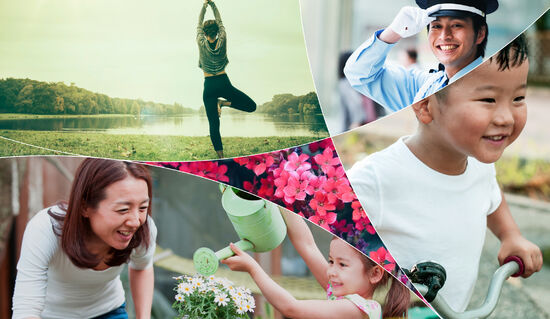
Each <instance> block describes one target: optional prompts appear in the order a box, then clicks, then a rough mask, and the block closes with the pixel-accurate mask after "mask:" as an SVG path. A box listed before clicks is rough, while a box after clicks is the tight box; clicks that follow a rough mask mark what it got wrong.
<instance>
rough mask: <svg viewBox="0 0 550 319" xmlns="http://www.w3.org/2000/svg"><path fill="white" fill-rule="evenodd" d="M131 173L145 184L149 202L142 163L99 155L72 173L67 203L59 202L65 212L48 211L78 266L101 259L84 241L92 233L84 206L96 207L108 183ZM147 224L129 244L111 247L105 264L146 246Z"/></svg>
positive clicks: (115, 262) (120, 260)
mask: <svg viewBox="0 0 550 319" xmlns="http://www.w3.org/2000/svg"><path fill="white" fill-rule="evenodd" d="M128 176H133V177H135V178H137V179H142V180H144V181H145V182H146V183H147V192H148V195H149V201H151V199H152V182H151V175H150V174H149V171H148V170H147V168H145V166H143V165H141V164H137V163H132V162H124V161H116V160H107V159H101V158H87V159H85V160H84V161H83V162H82V163H81V164H80V166H79V167H78V169H77V170H76V173H75V178H74V181H73V184H72V187H71V193H70V195H69V202H68V203H67V204H58V206H59V207H60V208H61V209H62V210H64V211H65V212H66V213H65V215H58V214H56V213H54V212H53V211H52V210H50V211H49V212H48V213H49V215H50V216H52V217H53V218H54V219H56V220H57V221H59V222H61V225H60V226H59V227H58V228H56V227H54V232H55V233H56V234H57V235H58V236H60V237H61V248H62V249H63V252H64V253H65V254H67V256H68V257H69V259H70V260H71V262H72V263H73V264H74V265H75V266H77V267H80V268H93V267H95V266H97V265H98V264H99V263H100V262H101V257H100V256H97V255H95V254H93V253H92V252H90V251H89V250H88V249H87V248H86V241H87V240H88V238H89V236H90V235H91V232H92V229H91V226H90V221H89V220H88V218H86V217H85V216H84V211H85V210H86V209H87V208H92V209H93V208H97V205H98V204H99V202H101V201H102V200H104V199H105V197H106V194H105V188H107V187H108V186H109V185H111V184H113V183H115V182H118V181H120V180H123V179H125V178H126V177H128ZM150 215H151V202H149V206H148V207H147V216H150ZM149 236H150V235H149V226H148V224H147V221H146V222H145V223H143V225H141V226H140V227H139V228H138V229H137V231H136V232H135V233H134V236H133V237H132V240H131V241H130V244H129V245H128V246H127V247H126V248H125V249H123V250H116V249H114V248H111V251H110V253H111V258H110V259H109V260H107V261H106V262H105V263H106V264H107V265H108V266H118V265H121V264H123V263H125V262H127V261H128V259H129V258H130V254H131V253H132V250H133V249H134V248H136V247H139V246H140V245H145V247H148V246H149V244H150V243H149V238H150V237H149Z"/></svg>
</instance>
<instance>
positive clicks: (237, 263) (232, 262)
mask: <svg viewBox="0 0 550 319" xmlns="http://www.w3.org/2000/svg"><path fill="white" fill-rule="evenodd" d="M229 247H230V248H231V250H232V251H233V252H234V253H235V256H232V257H229V258H226V259H224V260H222V261H221V263H222V264H225V265H227V266H228V267H229V269H231V270H233V271H245V272H248V273H250V272H251V271H252V269H253V268H254V267H255V266H259V265H258V263H257V262H256V261H255V260H254V258H252V256H250V255H249V254H247V253H245V252H244V251H243V250H242V249H240V248H239V247H237V246H236V245H235V244H233V243H230V244H229Z"/></svg>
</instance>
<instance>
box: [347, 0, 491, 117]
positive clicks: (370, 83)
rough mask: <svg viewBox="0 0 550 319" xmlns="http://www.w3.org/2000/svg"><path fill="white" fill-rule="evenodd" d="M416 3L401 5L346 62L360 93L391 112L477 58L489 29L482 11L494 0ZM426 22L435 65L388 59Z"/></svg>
mask: <svg viewBox="0 0 550 319" xmlns="http://www.w3.org/2000/svg"><path fill="white" fill-rule="evenodd" d="M416 3H417V4H418V6H419V8H416V7H403V8H401V10H400V11H399V13H398V14H397V16H396V17H395V18H394V20H393V22H392V23H391V24H390V25H389V26H388V27H387V28H386V29H383V30H379V31H377V32H375V34H374V35H373V36H371V37H370V38H369V39H368V40H367V41H366V42H365V43H363V44H362V45H361V46H360V47H359V48H358V49H357V50H355V52H354V53H353V54H352V55H351V57H350V58H349V59H348V62H347V63H346V67H345V68H344V73H345V74H346V77H347V79H348V80H349V82H350V84H351V85H352V86H353V87H354V88H355V89H356V90H357V91H359V92H360V93H362V94H364V95H366V96H368V97H370V98H372V99H373V100H375V101H377V102H378V103H380V104H381V105H383V106H384V107H386V108H387V109H388V110H390V111H392V112H394V111H397V110H400V109H402V108H404V107H406V106H409V105H411V104H413V103H414V102H417V101H419V100H421V99H423V98H425V97H428V96H430V95H431V94H433V93H435V92H436V91H438V90H439V89H441V88H443V87H445V86H446V85H447V84H449V83H452V82H454V81H456V80H457V79H458V78H460V77H461V76H463V75H464V74H466V73H467V72H469V71H471V70H472V69H474V68H475V67H476V66H478V65H479V64H481V62H482V59H483V56H484V54H485V46H486V45H487V36H488V33H489V29H488V27H487V23H486V20H485V16H486V14H489V13H492V12H494V11H495V10H496V9H497V8H498V1H497V0H416ZM426 26H427V28H428V42H429V45H430V48H431V50H432V52H433V54H434V55H435V57H436V58H437V59H438V60H439V62H440V64H439V68H438V70H430V71H420V70H417V69H406V68H404V67H401V66H399V65H394V64H391V63H388V62H386V57H387V55H388V53H389V51H390V50H391V48H392V47H393V46H394V45H395V43H397V42H398V41H399V40H401V38H406V37H410V36H413V35H415V34H417V33H419V32H420V31H422V29H424V28H426Z"/></svg>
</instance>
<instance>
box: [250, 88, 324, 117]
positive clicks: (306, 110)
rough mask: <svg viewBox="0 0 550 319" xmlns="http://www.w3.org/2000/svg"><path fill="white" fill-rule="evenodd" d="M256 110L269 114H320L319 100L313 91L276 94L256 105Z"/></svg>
mask: <svg viewBox="0 0 550 319" xmlns="http://www.w3.org/2000/svg"><path fill="white" fill-rule="evenodd" d="M258 112H261V113H267V114H270V115H282V114H300V115H313V114H322V113H321V107H320V106H319V100H318V99H317V94H315V92H310V93H308V94H306V95H301V96H295V95H292V94H288V93H287V94H278V95H275V96H273V100H271V101H270V102H267V103H264V104H262V105H260V106H259V107H258Z"/></svg>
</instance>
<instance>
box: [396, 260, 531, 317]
mask: <svg viewBox="0 0 550 319" xmlns="http://www.w3.org/2000/svg"><path fill="white" fill-rule="evenodd" d="M524 271H525V267H524V265H523V261H522V260H521V259H520V258H519V257H517V256H510V257H507V258H506V259H505V260H504V263H503V264H502V266H500V267H499V268H498V269H497V270H496V271H495V273H494V274H493V277H492V278H491V282H490V283H489V288H488V290H487V296H486V297H485V300H484V301H483V303H482V304H481V306H479V307H478V308H476V309H470V310H466V311H464V312H456V311H454V310H452V309H451V308H450V307H449V305H448V304H447V302H446V301H445V300H444V299H443V298H442V297H441V296H440V295H437V292H438V291H439V289H441V288H442V287H443V285H444V283H445V279H446V274H445V269H444V268H443V267H442V266H441V265H439V264H437V263H435V262H431V261H428V262H421V263H418V264H416V265H415V266H414V267H413V268H412V269H411V270H410V271H408V272H407V276H408V277H409V278H410V279H411V281H412V282H413V283H414V284H415V288H416V289H417V290H418V292H420V294H422V296H424V299H426V301H428V302H429V303H430V304H431V305H432V307H433V308H434V309H435V310H436V311H437V313H438V314H439V315H440V316H441V317H443V318H448V319H482V318H487V317H488V316H489V315H490V314H491V313H492V312H493V311H494V310H495V308H496V306H497V303H498V299H499V297H500V292H501V289H502V285H503V283H504V281H505V280H506V279H508V277H510V276H512V277H518V276H521V275H522V274H523V272H524Z"/></svg>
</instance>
